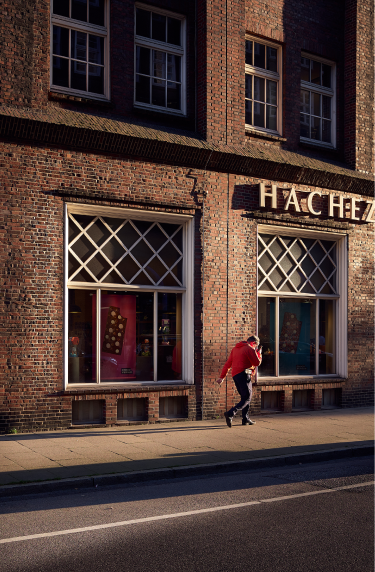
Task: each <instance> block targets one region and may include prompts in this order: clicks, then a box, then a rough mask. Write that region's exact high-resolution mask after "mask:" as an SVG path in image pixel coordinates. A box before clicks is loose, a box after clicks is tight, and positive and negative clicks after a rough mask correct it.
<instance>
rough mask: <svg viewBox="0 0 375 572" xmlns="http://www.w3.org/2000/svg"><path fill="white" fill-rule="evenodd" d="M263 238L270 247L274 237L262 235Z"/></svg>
mask: <svg viewBox="0 0 375 572" xmlns="http://www.w3.org/2000/svg"><path fill="white" fill-rule="evenodd" d="M260 236H261V237H262V240H263V242H264V243H265V244H266V245H267V246H268V245H269V243H270V242H271V240H272V239H273V236H272V235H270V234H261V235H260Z"/></svg>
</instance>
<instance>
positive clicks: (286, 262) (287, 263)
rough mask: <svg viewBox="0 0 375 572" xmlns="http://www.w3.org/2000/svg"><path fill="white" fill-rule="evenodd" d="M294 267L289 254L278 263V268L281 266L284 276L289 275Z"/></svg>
mask: <svg viewBox="0 0 375 572" xmlns="http://www.w3.org/2000/svg"><path fill="white" fill-rule="evenodd" d="M295 265H296V263H295V262H294V260H293V259H292V257H291V256H290V255H289V254H286V255H285V256H284V258H282V259H281V260H280V262H279V266H281V268H282V269H283V270H284V272H285V273H286V274H290V272H291V270H292V269H293V268H294V267H295Z"/></svg>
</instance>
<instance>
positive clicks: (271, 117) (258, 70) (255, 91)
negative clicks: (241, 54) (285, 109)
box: [245, 38, 282, 134]
mask: <svg viewBox="0 0 375 572" xmlns="http://www.w3.org/2000/svg"><path fill="white" fill-rule="evenodd" d="M245 63H246V66H245V82H246V83H245V123H246V127H247V128H252V129H255V130H260V131H266V132H268V131H269V132H271V133H274V134H281V132H282V124H281V88H282V86H281V81H280V78H281V47H280V46H278V45H277V44H271V43H269V42H261V41H258V40H255V39H251V38H249V39H247V40H246V60H245Z"/></svg>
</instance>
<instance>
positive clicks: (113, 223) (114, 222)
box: [103, 217, 124, 232]
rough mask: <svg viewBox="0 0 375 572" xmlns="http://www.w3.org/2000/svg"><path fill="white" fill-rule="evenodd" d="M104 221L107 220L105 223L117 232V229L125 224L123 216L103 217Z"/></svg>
mask: <svg viewBox="0 0 375 572" xmlns="http://www.w3.org/2000/svg"><path fill="white" fill-rule="evenodd" d="M103 221H104V222H105V224H106V225H107V226H109V228H110V229H111V230H112V232H116V230H117V229H118V228H120V226H121V225H122V224H123V222H124V219H123V218H112V217H111V218H109V217H108V218H107V217H106V218H103Z"/></svg>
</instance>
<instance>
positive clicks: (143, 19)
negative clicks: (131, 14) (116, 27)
mask: <svg viewBox="0 0 375 572" xmlns="http://www.w3.org/2000/svg"><path fill="white" fill-rule="evenodd" d="M136 18H137V20H136V31H135V33H136V34H137V36H143V37H145V38H151V12H149V11H148V10H142V9H141V8H137V12H136Z"/></svg>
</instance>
